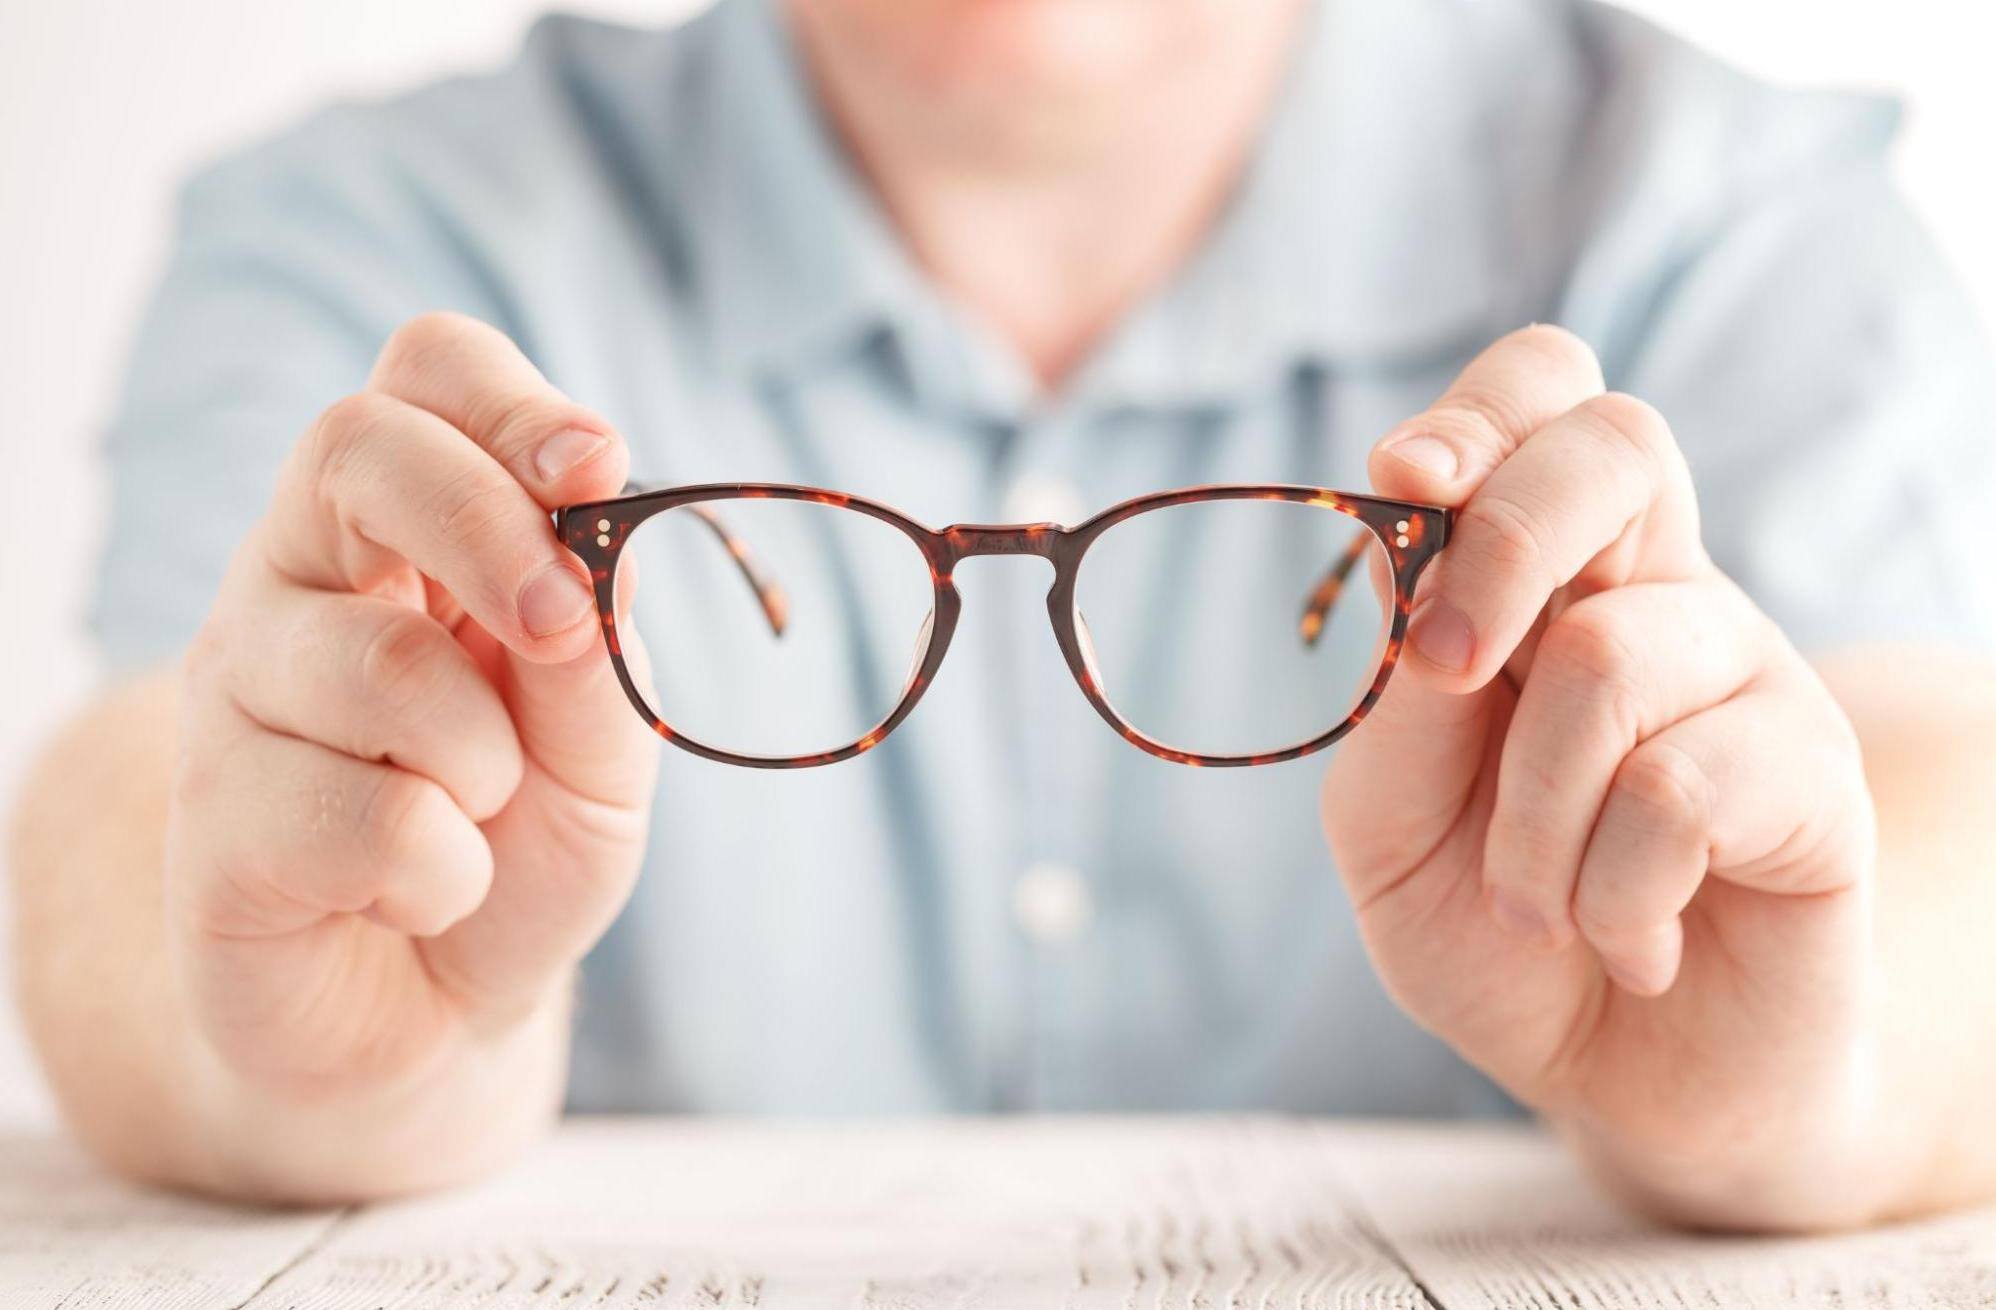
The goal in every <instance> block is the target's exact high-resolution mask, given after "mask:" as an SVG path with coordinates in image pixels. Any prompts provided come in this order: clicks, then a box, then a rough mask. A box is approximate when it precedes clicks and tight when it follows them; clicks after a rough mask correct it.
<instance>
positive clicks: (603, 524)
mask: <svg viewBox="0 0 1996 1310" xmlns="http://www.w3.org/2000/svg"><path fill="white" fill-rule="evenodd" d="M596 530H597V531H598V532H608V531H609V530H610V520H608V519H597V520H596ZM1400 530H1401V531H1402V532H1405V531H1406V530H1407V525H1406V524H1405V523H1402V524H1401V525H1400Z"/></svg>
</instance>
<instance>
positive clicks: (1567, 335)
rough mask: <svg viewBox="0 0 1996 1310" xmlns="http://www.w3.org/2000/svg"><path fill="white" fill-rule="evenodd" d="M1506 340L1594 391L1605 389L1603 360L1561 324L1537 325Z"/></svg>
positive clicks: (1519, 331)
mask: <svg viewBox="0 0 1996 1310" xmlns="http://www.w3.org/2000/svg"><path fill="white" fill-rule="evenodd" d="M1505 340H1506V342H1508V343H1509V344H1510V345H1512V346H1514V347H1516V348H1518V349H1521V350H1525V351H1529V352H1530V353H1532V354H1534V355H1538V356H1541V357H1542V358H1543V360H1544V362H1545V365H1546V367H1548V368H1550V369H1553V370H1556V371H1557V372H1558V373H1559V374H1560V375H1561V376H1563V377H1570V378H1573V379H1575V380H1577V381H1579V382H1581V383H1582V384H1584V385H1585V386H1586V387H1587V388H1588V389H1589V390H1591V391H1599V390H1600V389H1601V388H1602V386H1603V385H1604V382H1603V379H1602V375H1601V360H1600V358H1599V357H1598V356H1596V355H1595V353H1594V347H1592V346H1590V345H1588V344H1587V342H1586V341H1584V340H1583V339H1582V338H1581V337H1580V336H1579V335H1578V334H1577V333H1574V332H1572V331H1570V330H1569V329H1567V328H1563V327H1561V326H1559V325H1558V324H1557V323H1533V324H1531V325H1530V326H1528V327H1521V328H1519V329H1518V330H1517V331H1515V332H1512V333H1511V334H1510V335H1509V336H1507V337H1506V338H1505Z"/></svg>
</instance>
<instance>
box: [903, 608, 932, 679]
mask: <svg viewBox="0 0 1996 1310" xmlns="http://www.w3.org/2000/svg"><path fill="white" fill-rule="evenodd" d="M935 629H936V608H935V606H933V605H931V606H930V607H929V612H928V613H927V614H925V615H923V616H922V633H921V635H920V636H918V637H916V638H915V658H913V659H911V660H909V661H908V675H907V676H906V677H904V678H902V679H901V694H902V695H903V696H906V695H907V694H908V689H909V688H910V687H913V686H914V685H915V675H916V674H917V673H920V672H921V671H922V661H923V660H925V659H927V658H928V655H929V637H930V635H931V634H933V633H934V632H935Z"/></svg>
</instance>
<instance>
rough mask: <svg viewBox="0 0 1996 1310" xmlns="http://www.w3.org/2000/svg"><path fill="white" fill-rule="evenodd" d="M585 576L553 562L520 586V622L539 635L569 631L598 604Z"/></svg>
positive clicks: (529, 630)
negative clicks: (583, 578) (590, 591)
mask: <svg viewBox="0 0 1996 1310" xmlns="http://www.w3.org/2000/svg"><path fill="white" fill-rule="evenodd" d="M595 603H596V602H595V600H594V599H593V598H591V596H590V594H589V588H588V587H586V586H584V585H583V582H582V579H581V578H578V577H576V576H575V574H574V573H573V572H572V571H570V570H569V569H568V568H566V567H564V566H563V565H560V564H550V565H549V566H548V567H547V568H546V569H545V570H543V571H542V573H541V574H540V576H539V577H536V578H535V579H533V581H531V582H529V583H527V585H526V586H524V587H522V588H520V622H521V623H522V624H523V625H525V627H526V629H527V631H528V632H530V633H532V634H533V635H534V636H536V637H546V636H550V635H552V634H553V633H557V632H565V631H567V630H568V629H569V628H572V627H574V626H575V625H576V624H577V623H580V622H581V621H582V618H583V616H584V615H586V614H588V613H589V611H590V610H591V609H592V608H594V607H595Z"/></svg>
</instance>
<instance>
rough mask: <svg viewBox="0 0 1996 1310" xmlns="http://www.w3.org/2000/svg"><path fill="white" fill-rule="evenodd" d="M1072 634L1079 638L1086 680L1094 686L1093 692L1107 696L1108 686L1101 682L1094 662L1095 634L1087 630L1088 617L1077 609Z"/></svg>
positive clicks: (1099, 673)
mask: <svg viewBox="0 0 1996 1310" xmlns="http://www.w3.org/2000/svg"><path fill="white" fill-rule="evenodd" d="M1074 632H1075V635H1076V636H1078V637H1080V638H1081V666H1082V667H1083V668H1085V669H1087V670H1088V680H1089V681H1090V682H1092V683H1094V684H1095V690H1096V691H1098V692H1101V693H1102V694H1103V695H1105V696H1106V695H1108V694H1109V687H1108V684H1107V683H1105V682H1104V681H1103V680H1102V668H1101V666H1100V665H1098V664H1097V663H1096V662H1095V634H1094V633H1092V632H1090V631H1089V630H1088V616H1087V615H1085V614H1083V613H1082V612H1081V611H1080V610H1079V609H1076V610H1075V611H1074Z"/></svg>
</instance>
